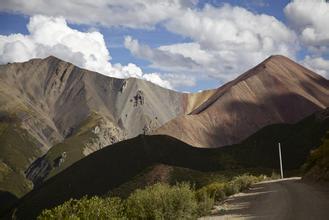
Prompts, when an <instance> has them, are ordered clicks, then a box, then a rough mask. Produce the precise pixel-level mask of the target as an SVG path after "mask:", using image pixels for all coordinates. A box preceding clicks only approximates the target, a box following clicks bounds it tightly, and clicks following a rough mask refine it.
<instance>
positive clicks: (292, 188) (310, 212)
mask: <svg viewBox="0 0 329 220" xmlns="http://www.w3.org/2000/svg"><path fill="white" fill-rule="evenodd" d="M216 210H217V211H216V212H214V214H213V215H212V216H209V217H205V218H202V219H266V220H267V219H275V220H281V219H283V220H286V219H289V220H290V219H298V220H302V219H307V220H318V219H319V220H320V219H321V220H322V219H329V184H328V185H326V186H323V185H322V186H320V185H318V184H317V185H315V184H308V183H304V182H302V181H301V180H300V178H289V179H283V180H276V181H268V182H261V183H258V184H255V185H253V186H252V187H251V189H250V190H248V191H246V192H244V193H239V194H237V195H235V196H233V197H230V198H229V199H227V200H226V201H225V202H224V203H222V204H221V205H219V206H217V207H216Z"/></svg>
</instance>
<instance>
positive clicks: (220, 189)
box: [197, 182, 226, 201]
mask: <svg viewBox="0 0 329 220" xmlns="http://www.w3.org/2000/svg"><path fill="white" fill-rule="evenodd" d="M224 187H225V184H224V183H220V182H214V183H211V184H209V185H206V186H204V187H202V188H201V189H199V190H198V191H197V195H199V196H200V195H202V194H204V193H206V194H208V195H209V196H210V197H211V198H214V200H215V201H219V200H222V199H224V198H225V197H226V195H225V191H224Z"/></svg>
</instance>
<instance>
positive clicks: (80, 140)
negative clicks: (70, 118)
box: [29, 113, 101, 185]
mask: <svg viewBox="0 0 329 220" xmlns="http://www.w3.org/2000/svg"><path fill="white" fill-rule="evenodd" d="M100 119H101V116H99V115H97V114H96V113H93V114H91V115H90V116H89V117H88V119H87V120H86V121H85V122H84V123H82V124H81V125H80V126H79V127H78V128H77V130H76V132H75V133H74V134H73V135H72V136H71V137H69V138H67V139H65V140H64V141H63V142H62V143H59V144H57V145H55V146H53V147H52V148H51V149H50V150H49V151H48V152H47V153H46V154H45V156H44V157H43V158H41V159H40V161H35V162H34V163H33V164H32V165H31V167H30V168H29V169H30V170H33V169H35V168H36V167H39V166H40V162H41V161H42V163H43V164H45V163H46V164H48V167H49V168H48V169H47V170H46V171H45V172H43V173H39V175H38V177H37V178H35V179H34V180H33V181H34V183H35V184H36V185H39V184H41V183H42V182H44V181H46V180H47V179H49V178H51V177H53V176H55V175H57V174H58V173H60V172H62V171H63V170H65V169H66V168H67V167H69V166H71V165H72V164H73V163H75V162H76V161H78V160H80V159H82V158H83V157H85V155H84V154H83V149H84V147H85V144H86V143H88V142H90V140H92V139H93V138H95V137H96V135H95V134H94V133H93V132H92V131H91V130H92V128H93V127H95V126H96V125H97V123H98V121H99V120H100ZM63 152H66V158H65V160H64V162H63V163H62V164H61V165H60V166H55V161H56V159H57V158H58V157H60V156H61V155H62V153H63Z"/></svg>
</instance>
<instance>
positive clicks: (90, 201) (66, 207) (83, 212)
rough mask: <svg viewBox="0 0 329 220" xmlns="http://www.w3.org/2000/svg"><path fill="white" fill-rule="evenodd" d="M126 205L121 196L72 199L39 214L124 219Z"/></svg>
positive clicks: (42, 216)
mask: <svg viewBox="0 0 329 220" xmlns="http://www.w3.org/2000/svg"><path fill="white" fill-rule="evenodd" d="M124 218H125V216H124V205H123V203H122V202H121V200H120V199H119V198H105V199H103V198H99V197H97V196H94V197H91V198H87V197H83V198H82V199H79V200H77V199H70V200H69V201H66V202H65V203H63V204H62V205H59V206H57V207H55V208H52V209H46V210H44V211H42V213H41V214H40V215H39V216H38V218H37V219H38V220H44V219H47V220H48V219H58V220H61V219H70V220H73V219H124Z"/></svg>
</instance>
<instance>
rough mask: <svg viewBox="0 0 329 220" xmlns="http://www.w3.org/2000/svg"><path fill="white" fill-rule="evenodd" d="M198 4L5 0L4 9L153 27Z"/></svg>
mask: <svg viewBox="0 0 329 220" xmlns="http://www.w3.org/2000/svg"><path fill="white" fill-rule="evenodd" d="M194 4H195V1H194V0H157V1H149V0H134V1H131V0H93V1H90V0H79V1H77V0H64V1H58V0H31V1H26V0H1V4H0V10H6V11H14V12H19V13H23V14H27V15H35V14H44V15H48V16H63V17H65V18H66V19H68V20H69V21H70V22H74V23H81V24H101V25H104V26H125V27H132V28H152V27H153V26H154V25H155V24H157V23H159V22H161V21H164V20H166V19H168V18H170V17H173V16H179V13H180V10H181V9H184V8H187V7H191V6H193V5H194Z"/></svg>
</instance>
